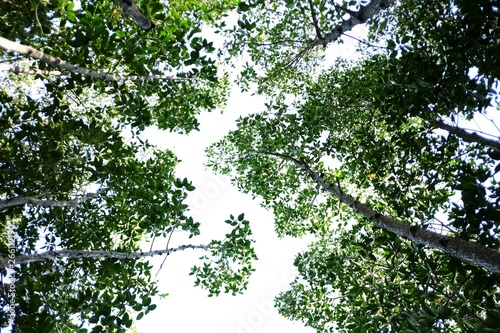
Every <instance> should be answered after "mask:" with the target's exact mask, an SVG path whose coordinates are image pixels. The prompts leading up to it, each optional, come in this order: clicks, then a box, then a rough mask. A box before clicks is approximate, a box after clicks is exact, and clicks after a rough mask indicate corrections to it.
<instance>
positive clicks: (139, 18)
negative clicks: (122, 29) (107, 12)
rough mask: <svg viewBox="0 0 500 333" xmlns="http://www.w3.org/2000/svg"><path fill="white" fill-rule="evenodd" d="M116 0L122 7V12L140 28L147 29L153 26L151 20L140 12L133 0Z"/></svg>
mask: <svg viewBox="0 0 500 333" xmlns="http://www.w3.org/2000/svg"><path fill="white" fill-rule="evenodd" d="M116 2H117V3H118V4H119V5H120V7H122V10H123V12H124V13H125V14H127V15H128V16H130V18H131V19H132V20H133V21H134V22H135V24H137V25H138V26H139V27H140V28H141V29H143V30H145V31H149V30H151V29H153V28H154V27H155V25H154V24H153V22H151V20H150V19H149V18H148V17H147V16H146V15H144V14H143V13H142V12H141V9H140V8H139V6H137V5H136V4H135V2H134V1H133V0H116Z"/></svg>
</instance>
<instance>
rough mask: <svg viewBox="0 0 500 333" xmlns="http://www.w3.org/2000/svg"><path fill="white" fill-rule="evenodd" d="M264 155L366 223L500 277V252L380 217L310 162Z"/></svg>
mask: <svg viewBox="0 0 500 333" xmlns="http://www.w3.org/2000/svg"><path fill="white" fill-rule="evenodd" d="M261 153H262V154H267V155H272V156H276V157H279V158H281V159H287V160H289V161H292V162H293V163H294V164H295V165H296V166H297V167H299V168H300V169H301V170H303V171H304V172H305V173H306V174H307V175H308V176H309V177H310V178H311V179H312V180H313V181H314V182H316V184H318V185H319V186H320V187H321V188H322V189H323V190H324V191H325V192H328V193H331V194H333V195H335V196H336V197H337V198H338V199H339V201H340V202H341V203H343V204H345V205H348V206H349V207H350V208H351V209H352V210H353V211H355V212H356V213H358V214H361V215H363V216H364V217H365V218H366V219H368V220H370V221H371V222H373V224H374V225H375V226H377V227H379V228H382V229H385V230H387V231H389V232H392V233H394V234H396V235H398V236H401V237H405V238H407V239H409V240H411V241H413V242H415V243H417V244H423V245H427V246H429V247H431V248H434V249H437V250H440V251H443V252H445V253H447V254H449V255H450V256H452V257H455V258H458V259H461V260H464V261H468V262H471V263H473V264H476V265H479V266H481V267H483V268H485V269H487V270H489V271H491V272H493V273H500V252H499V251H498V250H495V249H492V248H488V247H485V246H482V245H479V244H477V243H470V242H467V241H465V240H463V239H461V238H456V237H449V236H445V235H441V234H438V233H435V232H432V231H429V230H426V229H423V228H421V227H417V226H410V225H408V224H405V223H403V222H401V221H399V220H397V219H394V218H391V217H389V216H386V215H383V214H380V213H378V212H376V211H374V210H373V209H371V208H370V207H368V206H367V205H366V204H364V203H361V202H359V201H358V200H356V199H354V198H353V197H352V196H350V195H349V194H347V193H344V192H342V191H341V189H340V188H339V186H338V185H336V184H333V183H329V182H327V181H326V180H325V179H324V178H323V176H322V175H320V174H319V173H318V172H316V171H314V170H312V169H311V168H310V167H309V165H308V164H307V163H306V162H304V161H301V160H299V159H296V158H294V157H291V156H288V155H284V154H279V153H273V152H261Z"/></svg>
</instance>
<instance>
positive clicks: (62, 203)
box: [0, 195, 96, 209]
mask: <svg viewBox="0 0 500 333" xmlns="http://www.w3.org/2000/svg"><path fill="white" fill-rule="evenodd" d="M95 196H96V195H86V196H83V197H81V198H77V199H74V200H47V199H37V198H33V197H16V198H14V199H10V200H0V209H3V208H7V207H12V206H20V205H32V206H41V207H75V206H76V205H78V204H79V203H81V202H84V201H87V200H89V199H91V198H93V197H95Z"/></svg>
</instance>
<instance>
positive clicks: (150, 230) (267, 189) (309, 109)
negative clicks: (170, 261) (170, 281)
mask: <svg viewBox="0 0 500 333" xmlns="http://www.w3.org/2000/svg"><path fill="white" fill-rule="evenodd" d="M0 3H1V4H2V6H1V8H0V18H1V20H0V49H2V50H3V51H4V52H2V53H0V56H1V58H0V69H1V70H2V74H0V80H1V81H2V86H1V87H2V88H1V90H0V95H1V98H0V129H1V130H0V142H1V143H0V148H1V150H0V177H1V178H0V188H1V191H0V216H1V219H2V223H1V224H0V228H1V229H2V237H3V242H2V244H0V246H1V251H2V253H4V254H5V255H3V256H2V258H1V260H0V262H1V263H2V265H3V272H2V274H3V275H4V276H5V275H6V274H7V271H6V268H7V267H9V266H10V265H11V263H10V262H9V259H12V258H11V257H9V254H11V253H13V252H14V253H15V258H14V259H16V260H17V261H18V264H14V265H12V266H11V268H13V269H14V271H15V273H14V277H15V291H16V292H15V295H14V296H12V293H10V294H9V292H8V290H7V289H8V288H6V287H4V290H3V298H2V299H1V302H2V306H3V308H4V309H7V308H8V307H9V304H12V303H11V302H15V309H16V313H15V324H14V326H13V330H14V331H21V332H24V331H33V330H35V329H36V330H42V331H47V332H51V331H65V332H75V331H78V332H86V331H89V330H90V331H92V332H100V331H109V332H115V331H116V332H123V331H125V330H126V329H127V328H130V327H131V326H132V324H133V320H134V319H135V318H136V319H140V318H142V317H143V316H144V314H145V313H148V312H149V311H152V310H154V308H155V305H154V304H152V297H153V296H155V295H157V294H158V289H157V286H156V284H155V281H154V279H153V278H152V276H151V266H150V264H149V263H148V261H147V260H146V259H145V258H144V257H146V256H149V255H154V254H164V255H170V254H171V253H172V252H175V251H181V250H185V249H202V250H204V251H205V253H206V255H204V256H203V257H202V259H203V260H204V263H202V264H197V265H196V266H195V267H193V269H192V271H191V274H193V275H196V278H195V284H197V285H201V286H202V287H204V288H206V289H207V290H208V291H209V293H210V295H214V294H218V293H219V292H220V291H225V292H231V293H238V292H241V291H242V290H244V289H245V287H246V284H247V281H248V277H249V275H250V273H251V272H252V271H253V268H252V261H253V260H254V259H256V255H255V253H254V251H253V248H252V242H253V240H252V239H251V230H250V226H249V222H248V221H247V220H245V218H244V215H243V214H240V215H238V216H234V215H230V217H229V219H228V220H226V221H225V222H226V223H227V224H228V227H230V228H232V230H229V231H228V232H227V233H226V234H225V235H222V239H219V240H213V241H212V242H210V243H207V244H201V245H200V244H185V245H184V246H181V247H178V248H169V239H170V235H171V233H172V232H173V231H174V230H184V231H185V232H187V233H188V234H189V237H193V239H196V238H195V236H197V235H199V233H200V231H199V226H200V223H202V222H203V221H201V222H197V221H194V220H193V218H192V217H190V216H189V213H188V209H189V207H188V205H187V204H186V203H185V199H186V197H187V195H188V193H189V192H190V191H192V190H193V189H194V186H193V185H192V183H191V182H190V181H189V180H188V179H180V178H178V177H177V176H176V174H175V165H176V163H177V162H178V160H177V158H176V157H175V155H174V154H173V153H172V152H171V151H168V150H159V149H158V148H156V147H154V146H152V145H150V144H149V143H148V142H145V141H143V140H142V139H141V137H140V133H141V132H142V131H143V130H144V129H145V128H147V127H149V126H157V127H158V128H160V129H163V130H167V131H174V132H179V133H185V134H189V133H190V132H191V131H194V130H197V129H198V125H199V124H198V121H197V120H196V117H197V115H199V113H200V112H202V111H213V110H217V109H221V108H222V107H223V106H224V103H225V101H226V99H227V96H228V94H229V88H230V85H231V82H230V77H231V76H230V73H228V72H226V71H228V70H229V69H230V68H231V66H232V68H234V69H235V70H234V72H233V73H231V74H236V75H237V77H236V80H235V83H236V84H238V85H239V87H240V89H242V90H250V91H252V92H254V93H257V94H260V95H262V96H265V97H266V98H267V100H268V102H267V104H266V109H265V110H262V111H259V112H255V113H253V114H250V115H248V116H244V117H242V118H240V119H239V120H238V121H237V128H236V129H235V130H233V131H231V132H229V133H228V134H227V135H226V136H225V137H224V139H223V140H221V141H220V142H217V143H215V144H213V145H212V146H211V147H209V148H208V149H207V157H208V162H207V165H208V166H209V167H210V168H211V169H213V170H214V171H215V172H217V173H221V174H226V175H229V176H231V178H232V180H233V183H234V184H235V185H236V186H237V187H238V188H239V189H240V190H241V191H243V192H246V193H251V194H252V195H253V196H254V197H255V198H257V197H258V198H259V199H260V200H261V202H262V206H263V207H264V208H266V209H270V210H272V211H273V213H274V215H275V226H276V232H277V233H278V235H279V236H293V237H300V236H302V235H305V234H312V235H315V236H316V241H315V242H313V243H312V244H311V245H310V247H309V249H308V250H307V251H305V252H303V253H300V254H298V255H297V257H296V261H295V266H296V267H297V269H298V272H299V275H298V276H297V278H296V279H295V281H293V282H292V284H291V286H290V289H289V290H287V291H284V292H282V293H280V294H279V295H278V296H277V298H276V307H277V308H278V310H279V311H280V313H281V314H283V315H284V316H286V317H288V318H290V319H292V320H299V321H302V322H303V323H305V324H306V325H307V326H310V327H313V328H315V329H317V330H318V331H320V332H338V331H341V332H344V331H346V332H347V331H349V332H350V331H362V332H429V331H436V332H449V331H451V332H496V331H498V327H499V323H500V310H499V308H500V307H499V305H498V303H499V297H500V289H499V277H500V252H499V248H500V240H499V238H498V237H499V234H500V214H499V211H500V186H499V182H500V179H499V177H498V174H499V172H500V141H499V133H498V132H499V131H498V127H496V126H497V125H498V124H497V123H498V120H497V119H499V118H498V106H497V102H498V80H499V76H500V72H499V70H500V64H499V59H498V54H500V44H499V41H500V27H499V22H500V20H499V15H500V13H499V10H500V8H499V4H498V1H496V0H480V1H468V0H455V1H446V0H431V1H428V0H409V1H394V0H371V1H357V0H355V1H326V0H304V1H289V0H277V1H261V0H256V1H244V2H240V1H234V0H213V1H212V0H210V1H184V0H183V1H169V2H168V3H164V2H161V1H156V0H144V1H140V2H139V1H138V2H137V3H135V2H133V1H122V0H117V1H115V2H113V1H93V0H82V1H79V2H75V1H72V0H59V1H52V0H47V1H17V0H0ZM233 21H234V22H235V24H232V22H233ZM360 27H364V28H365V29H366V32H365V33H361V34H360V33H359V28H360ZM208 29H211V30H212V31H213V32H214V33H215V34H218V37H217V38H219V39H223V41H224V44H223V45H222V47H221V48H218V49H216V47H215V46H214V45H215V44H214V43H213V40H209V37H208V36H212V35H213V34H208V33H205V32H206V31H208ZM347 38H348V39H355V40H357V41H358V54H357V58H356V59H346V58H345V57H341V56H340V57H336V56H333V55H332V50H335V48H336V46H337V45H338V43H342V42H343V41H344V40H346V39H347ZM495 120H497V121H496V122H495ZM474 122H476V123H478V124H480V125H479V128H477V129H473V130H471V129H470V128H469V125H468V124H470V123H474ZM487 125H489V127H490V128H492V130H488V129H485V130H484V131H483V128H484V127H486V126H487ZM228 214H229V212H228ZM10 226H15V233H14V232H13V230H12V229H11V228H10ZM12 239H14V241H12ZM157 239H162V241H163V242H164V243H162V244H161V249H159V250H158V249H153V245H154V243H155V240H156V242H157V243H158V242H159V241H158V240H157ZM144 240H149V241H150V243H152V245H151V248H150V249H149V251H147V250H145V249H143V248H141V242H142V241H144ZM12 300H14V301H12ZM2 316H3V317H2V322H3V323H8V322H9V318H10V317H9V310H8V309H7V310H4V311H3V313H2Z"/></svg>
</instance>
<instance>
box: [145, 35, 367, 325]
mask: <svg viewBox="0 0 500 333" xmlns="http://www.w3.org/2000/svg"><path fill="white" fill-rule="evenodd" d="M360 28H361V29H363V28H362V27H358V28H357V29H358V30H359V29H360ZM353 35H357V33H353ZM354 45H355V43H354V41H353V40H352V39H349V38H346V39H345V44H342V45H335V46H333V47H330V48H329V49H328V50H327V52H328V57H329V58H330V59H332V60H333V58H334V57H338V56H341V57H345V58H351V59H352V58H354V57H355V46H354ZM262 110H264V101H263V99H262V98H260V97H258V96H250V94H243V93H240V92H239V90H238V88H236V87H235V88H233V92H232V94H231V98H230V99H229V101H228V105H227V107H226V109H225V111H224V113H223V114H220V113H217V112H213V113H204V114H203V115H201V116H200V117H199V121H200V124H201V125H200V131H199V132H192V133H190V134H189V135H176V134H172V133H165V132H160V131H157V130H153V129H149V130H147V131H146V133H145V136H144V137H146V138H148V140H149V141H150V142H151V143H154V144H156V145H158V146H159V147H164V148H169V149H171V150H173V151H174V152H175V153H176V155H177V156H178V157H179V158H180V159H181V160H182V162H181V163H180V165H179V166H178V169H177V170H178V175H177V176H178V177H187V178H188V179H189V180H191V181H192V182H193V184H194V185H195V186H196V190H195V191H194V192H191V194H190V198H189V197H188V198H189V204H190V208H191V213H192V216H193V218H194V219H195V221H198V222H201V236H199V237H196V238H193V239H191V240H188V239H187V235H183V234H182V233H174V235H173V236H172V240H171V242H170V245H169V247H175V246H179V245H183V244H193V243H196V244H198V243H206V242H208V241H209V240H211V239H223V238H224V234H225V233H226V232H227V230H229V229H227V224H225V223H224V220H226V219H228V217H229V214H233V215H238V214H240V213H245V218H246V219H247V220H249V221H250V225H251V227H252V230H253V233H254V235H253V236H254V239H255V240H256V243H255V248H256V251H257V255H258V257H259V260H258V261H257V262H256V263H255V266H254V268H256V271H255V272H254V274H253V275H252V277H251V279H250V283H249V286H248V290H247V291H246V292H245V293H244V294H243V295H238V296H231V295H226V294H223V295H221V296H219V297H207V295H208V292H206V291H205V290H202V289H201V288H198V287H194V278H193V277H192V276H189V275H188V274H189V272H190V268H191V267H192V266H194V265H195V263H197V262H198V258H199V257H200V256H201V255H202V254H203V252H202V251H191V250H187V251H185V252H180V253H174V254H173V255H172V256H171V257H169V258H168V259H167V261H166V262H165V264H164V265H163V268H162V270H161V271H160V273H159V274H158V280H159V286H160V293H168V294H169V296H168V297H166V298H164V299H161V300H160V299H157V300H155V301H154V303H155V304H157V306H158V307H157V308H156V310H154V311H153V312H151V313H150V314H149V315H147V316H146V317H144V318H143V319H142V320H140V321H138V322H137V328H138V330H139V332H141V333H147V332H158V331H159V330H160V329H161V331H165V330H168V331H171V332H183V333H184V332H188V333H190V332H207V333H226V332H227V333H271V332H272V333H275V332H288V333H314V332H315V330H314V329H312V328H306V327H305V326H304V325H302V324H301V323H298V322H297V323H295V322H291V321H289V320H287V319H285V318H283V317H282V316H281V315H279V314H278V312H277V310H276V309H275V308H274V307H273V305H274V298H275V296H276V295H277V294H278V293H279V292H280V291H284V290H287V289H288V287H289V284H290V282H291V281H292V280H293V279H294V277H295V275H296V271H295V267H294V266H293V260H294V258H295V255H296V254H297V253H298V252H301V251H303V250H305V249H306V246H307V244H308V243H309V242H310V241H311V240H312V238H309V239H292V238H285V239H278V237H277V236H276V233H275V232H274V222H273V215H272V214H271V213H270V212H267V211H265V210H264V209H262V208H261V207H260V206H259V204H258V202H256V201H253V200H252V198H251V196H249V195H244V194H242V193H239V192H238V191H237V189H236V188H235V187H233V186H232V185H231V184H230V182H229V179H225V178H223V177H221V176H215V175H213V174H211V172H210V170H205V167H204V166H203V164H204V162H205V156H204V149H205V148H206V147H207V146H209V145H210V144H211V143H214V142H217V141H219V140H220V139H222V138H223V136H224V135H225V134H227V133H228V131H230V130H231V129H234V128H235V127H236V126H235V121H236V119H237V118H238V117H239V116H241V115H246V114H249V113H254V112H259V111H262ZM155 245H156V248H162V247H163V248H164V247H165V242H163V243H161V242H159V241H158V240H157V241H156V242H155ZM162 261H163V257H161V258H160V257H158V258H155V259H154V261H153V263H155V265H156V267H159V265H160V264H161V262H162ZM156 267H155V270H153V274H156V272H157V271H158V269H157V268H156Z"/></svg>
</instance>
